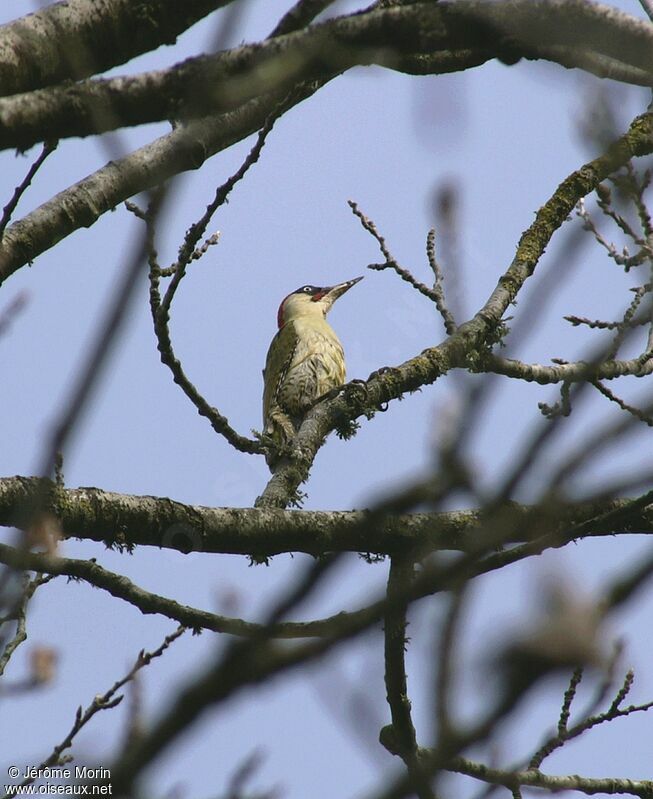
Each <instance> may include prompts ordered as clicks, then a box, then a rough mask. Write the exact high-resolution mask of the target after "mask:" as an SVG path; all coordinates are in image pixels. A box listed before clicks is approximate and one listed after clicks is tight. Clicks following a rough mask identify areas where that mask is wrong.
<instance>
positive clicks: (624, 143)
mask: <svg viewBox="0 0 653 799" xmlns="http://www.w3.org/2000/svg"><path fill="white" fill-rule="evenodd" d="M652 134H653V115H651V114H643V115H642V116H639V117H637V118H636V119H635V120H634V121H633V122H632V124H631V126H630V129H629V130H628V132H627V133H626V134H625V135H624V136H622V137H621V138H620V139H618V140H617V141H616V142H615V143H614V144H613V145H612V146H611V147H610V148H609V149H608V150H607V152H606V153H605V154H604V155H602V156H599V157H598V158H595V159H594V160H592V161H590V162H589V163H587V164H585V165H584V166H582V167H581V168H580V169H578V170H577V171H575V172H572V174H571V175H569V177H567V178H566V179H565V180H564V181H563V182H562V183H561V184H560V186H558V188H557V189H556V191H555V192H554V193H553V195H552V196H551V198H550V199H549V200H548V201H547V202H546V203H545V204H544V205H543V206H542V208H540V209H539V211H538V212H537V214H536V217H535V221H534V222H533V223H532V224H531V226H530V227H529V228H528V229H527V230H526V231H525V233H524V234H523V235H522V237H521V240H520V242H519V245H518V247H517V252H516V254H515V257H514V259H513V261H512V263H511V264H510V266H509V267H508V269H507V270H506V271H505V272H504V274H503V275H502V276H501V277H500V278H499V281H498V284H497V286H496V288H495V289H494V291H493V292H492V294H491V295H490V297H489V298H488V300H487V301H486V303H485V305H484V306H483V307H482V308H481V309H480V310H479V311H478V312H477V313H476V314H475V316H474V317H472V319H470V320H469V321H467V322H465V323H464V324H462V325H460V326H459V327H458V328H457V329H456V331H455V333H453V335H450V336H449V337H448V338H447V339H445V340H444V341H443V342H442V343H441V344H439V345H437V346H435V347H431V348H429V349H426V350H424V351H423V352H422V353H420V354H419V355H417V356H416V357H414V358H411V359H410V360H408V361H405V362H404V363H402V364H400V365H399V366H397V367H393V368H391V369H386V370H383V371H382V372H376V373H374V374H373V375H371V376H370V377H369V378H368V380H367V381H366V382H365V383H364V384H363V386H362V387H361V385H359V384H349V385H347V386H344V388H343V389H342V391H341V392H340V394H339V395H338V396H337V397H336V398H334V399H330V400H327V401H324V402H321V403H318V404H317V405H316V406H315V408H313V409H312V410H311V411H310V412H309V413H308V415H307V416H306V418H305V420H304V422H303V424H302V426H301V428H300V430H299V432H298V434H297V436H296V437H295V439H294V441H293V445H292V449H293V453H299V454H297V455H294V457H293V458H291V459H288V461H287V462H284V463H283V464H281V465H280V466H279V468H278V469H277V470H276V472H275V474H274V475H273V476H272V478H271V480H270V481H269V482H268V484H267V486H266V488H265V490H264V492H263V494H262V495H261V496H260V497H259V498H258V499H257V502H256V504H257V506H258V507H285V506H286V505H287V504H288V502H289V501H290V499H291V498H292V497H294V496H295V495H296V492H297V489H298V487H299V485H300V484H301V483H302V482H304V480H306V479H307V477H308V474H309V470H310V467H311V464H312V463H313V460H314V458H315V455H316V454H317V452H318V450H319V449H320V447H321V446H322V443H323V442H324V440H325V439H326V437H327V435H328V434H329V433H330V432H332V431H333V430H335V429H337V428H338V427H343V426H344V425H345V424H347V423H350V422H351V421H353V420H355V419H358V418H359V417H360V416H363V415H368V416H369V415H370V414H373V413H374V412H375V411H376V410H378V409H379V408H380V407H382V406H383V404H384V403H387V402H389V401H390V400H393V399H398V398H399V397H401V396H402V395H403V394H404V393H406V392H407V391H414V390H416V389H418V388H421V387H422V386H425V385H429V384H431V383H434V382H435V381H436V380H437V379H438V378H439V377H441V376H442V375H444V374H446V373H447V372H448V371H449V370H451V369H453V368H456V367H462V368H465V367H467V366H468V365H469V362H470V359H472V361H473V360H474V359H475V358H476V353H477V352H478V351H481V352H483V351H484V350H485V349H486V348H487V344H488V342H491V341H492V339H493V337H494V335H495V332H496V330H497V328H498V326H499V325H500V323H501V319H502V317H503V315H504V313H505V312H506V310H507V309H508V307H509V306H510V303H511V302H513V301H514V300H515V298H516V297H517V295H518V293H519V291H520V290H521V288H522V286H523V285H524V283H525V282H526V280H527V279H528V278H529V277H530V276H531V275H532V274H533V272H534V271H535V267H536V266H537V263H538V261H539V259H540V257H541V255H542V253H543V252H544V249H545V248H546V246H547V245H548V243H549V241H550V240H551V237H552V236H553V234H554V233H555V231H556V230H557V229H558V228H559V227H560V226H561V225H562V224H563V223H564V221H565V220H566V218H567V217H568V215H569V214H570V213H571V212H572V210H573V209H574V207H575V206H576V203H577V202H578V200H579V199H580V198H581V197H584V196H585V195H586V194H588V193H589V192H590V191H593V190H594V189H595V188H596V186H597V185H598V184H599V183H600V182H601V181H602V180H604V179H605V178H606V177H607V176H608V175H610V174H612V173H613V172H614V171H615V170H616V169H618V168H619V167H621V166H623V164H625V163H627V162H628V161H629V160H630V159H631V158H633V157H634V156H641V155H645V154H648V153H650V152H651V151H653V135H652Z"/></svg>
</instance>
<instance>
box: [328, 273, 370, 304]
mask: <svg viewBox="0 0 653 799" xmlns="http://www.w3.org/2000/svg"><path fill="white" fill-rule="evenodd" d="M362 279H363V276H361V277H355V278H354V279H353V280H346V281H345V282H344V283H338V285H337V286H329V288H326V289H324V294H323V295H322V296H321V298H320V301H321V302H322V303H324V304H326V306H327V308H330V307H331V306H332V305H333V303H334V302H335V301H336V300H337V299H338V297H342V295H343V294H344V293H345V292H346V291H349V289H350V288H351V287H352V286H355V285H356V283H360V281H361V280H362Z"/></svg>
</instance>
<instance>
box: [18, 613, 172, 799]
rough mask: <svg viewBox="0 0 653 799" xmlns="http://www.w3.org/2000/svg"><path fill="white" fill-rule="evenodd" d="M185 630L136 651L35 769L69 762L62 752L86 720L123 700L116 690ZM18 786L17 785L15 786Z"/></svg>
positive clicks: (71, 742)
mask: <svg viewBox="0 0 653 799" xmlns="http://www.w3.org/2000/svg"><path fill="white" fill-rule="evenodd" d="M185 632H186V628H185V627H178V628H177V629H176V630H175V632H173V633H171V634H170V635H167V636H166V637H165V638H164V640H163V643H162V644H161V646H159V647H158V649H155V650H153V651H152V652H145V650H141V651H140V652H139V653H138V657H137V658H136V660H135V662H134V665H133V666H132V667H131V669H130V670H129V671H128V672H127V674H125V676H124V677H122V678H121V679H120V680H118V681H117V682H115V683H114V684H113V685H112V686H111V688H109V690H108V691H105V693H103V694H97V695H96V696H95V697H94V698H93V701H92V702H91V704H90V705H88V706H87V707H86V709H84V710H83V709H82V707H81V705H80V707H79V708H78V709H77V713H76V714H75V722H74V724H73V726H72V727H71V728H70V730H69V732H68V734H67V735H66V737H65V738H64V739H63V740H62V741H61V742H60V743H58V744H57V745H56V746H55V747H54V749H53V750H52V753H51V754H50V755H48V757H47V758H46V759H45V760H44V761H43V762H42V763H41V764H40V765H39V766H37V767H36V770H37V771H40V770H42V769H45V768H47V767H48V766H58V765H62V764H64V763H68V762H70V760H71V759H72V758H71V756H70V755H64V754H63V753H64V752H65V751H66V749H70V747H71V746H72V745H73V742H74V740H75V737H76V736H77V734H78V733H79V732H80V730H81V729H82V728H83V727H85V726H86V725H87V724H88V722H89V721H90V720H91V719H92V718H93V716H95V715H96V714H97V713H99V712H100V711H102V710H111V709H112V708H114V707H116V706H117V705H119V704H120V702H122V700H123V695H122V694H118V691H119V690H120V689H121V688H122V687H123V686H124V685H126V684H127V683H128V682H130V681H131V680H133V679H134V677H135V676H136V674H137V673H138V672H139V671H140V670H141V669H143V668H145V667H146V666H149V665H150V663H151V662H152V661H153V660H154V659H155V658H158V657H161V655H163V653H164V652H165V651H166V649H168V647H169V646H170V645H171V644H172V643H173V642H174V641H176V640H177V638H179V637H180V636H181V635H183V634H184V633H185ZM33 782H34V777H27V778H26V779H24V780H23V781H22V782H21V783H20V785H21V786H23V785H30V784H31V783H33ZM16 787H18V786H16ZM10 795H12V794H7V795H6V796H4V797H3V799H8V797H9V796H10Z"/></svg>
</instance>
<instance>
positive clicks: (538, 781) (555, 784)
mask: <svg viewBox="0 0 653 799" xmlns="http://www.w3.org/2000/svg"><path fill="white" fill-rule="evenodd" d="M447 769H448V770H449V771H455V772H457V773H458V774H467V776H469V777H474V778H475V779H477V780H482V781H483V782H489V783H492V784H495V785H504V786H505V787H506V788H512V787H513V786H515V785H520V786H522V787H531V788H543V789H545V790H548V791H553V792H558V791H579V792H580V793H585V794H588V795H590V796H592V795H594V794H597V793H604V794H608V795H613V794H629V795H631V796H641V797H642V799H649V797H650V796H651V793H652V792H653V781H651V780H628V779H619V778H616V777H613V778H610V777H608V778H604V779H599V778H593V777H581V776H579V775H578V774H569V775H567V776H563V777H557V776H551V775H548V774H542V772H541V771H538V770H531V771H502V770H501V769H496V768H490V767H489V766H485V765H483V764H482V763H474V762H472V761H471V760H466V759H465V758H462V757H458V758H455V759H454V760H452V761H451V762H450V763H449V764H448V765H447Z"/></svg>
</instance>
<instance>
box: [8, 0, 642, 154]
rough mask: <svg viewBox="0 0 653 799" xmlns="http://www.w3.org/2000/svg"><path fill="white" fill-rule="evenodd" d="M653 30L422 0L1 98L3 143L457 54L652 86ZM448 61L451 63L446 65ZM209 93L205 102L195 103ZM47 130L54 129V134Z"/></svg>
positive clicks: (563, 1) (548, 1) (596, 15)
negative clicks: (129, 72) (536, 63)
mask: <svg viewBox="0 0 653 799" xmlns="http://www.w3.org/2000/svg"><path fill="white" fill-rule="evenodd" d="M652 45H653V31H652V30H651V27H650V25H649V24H647V23H644V22H642V21H640V20H637V19H635V18H633V17H629V16H627V15H626V14H622V13H620V12H617V11H615V10H614V9H612V8H610V7H608V6H602V5H600V4H590V3H587V2H584V0H583V1H581V0H503V2H496V3H487V2H483V0H467V2H456V3H451V4H447V3H444V2H442V3H437V4H433V3H414V4H409V5H406V6H392V7H389V8H376V9H374V10H372V11H368V12H366V13H362V14H360V13H359V14H353V15H350V16H345V17H338V18H336V19H333V20H328V21H327V22H324V23H322V24H321V25H315V26H311V27H309V28H307V29H304V30H302V31H298V32H295V33H290V34H287V35H284V36H279V37H275V38H272V39H268V40H267V41H265V42H263V43H259V44H254V45H244V46H241V47H238V48H236V49H234V50H230V51H226V52H224V53H220V54H217V55H215V56H201V57H198V58H192V59H188V60H186V61H184V62H182V63H181V64H177V65H176V66H174V67H172V68H170V69H167V70H158V71H156V72H149V73H143V74H141V75H138V76H133V77H119V78H112V79H109V80H95V81H85V82H82V83H79V84H75V85H66V86H60V87H53V88H48V89H42V90H37V91H34V92H31V93H29V94H22V95H15V96H14V97H11V98H6V99H3V100H0V148H8V147H17V148H20V149H25V148H27V147H30V146H31V145H33V144H34V143H36V142H38V141H42V140H43V139H44V137H45V136H46V135H47V137H48V138H66V137H70V136H87V135H90V134H94V133H101V132H104V131H107V130H113V129H115V128H117V127H121V126H124V125H139V124H143V123H146V122H155V121H161V120H165V119H172V118H176V117H178V116H179V115H180V112H181V114H182V115H185V116H194V115H199V116H203V115H205V114H207V113H215V112H226V111H230V110H233V109H234V108H236V107H237V106H239V105H241V104H242V103H243V102H246V101H248V100H251V99H254V98H256V97H259V96H261V95H264V94H267V93H269V92H284V93H285V92H288V91H290V90H291V89H292V88H294V87H295V86H296V85H297V84H299V83H303V82H305V81H315V80H317V81H323V80H325V79H328V78H330V77H331V76H332V75H333V74H334V73H339V72H342V71H344V70H347V69H350V68H351V67H353V66H359V65H372V64H375V65H379V66H384V67H388V68H390V69H396V70H399V71H406V72H415V71H416V64H415V59H416V57H423V56H427V57H428V56H430V55H434V54H437V55H438V56H439V58H438V59H429V58H426V59H422V60H421V61H420V62H419V71H420V72H421V73H423V72H424V71H425V68H426V67H428V68H430V69H431V70H432V71H434V72H442V71H450V70H451V68H452V66H451V65H449V64H448V63H447V58H448V57H449V56H452V57H453V59H454V62H455V63H457V62H458V61H459V59H460V51H471V53H472V54H474V55H476V58H477V60H481V59H484V60H489V59H491V58H499V59H501V60H503V61H505V62H507V63H513V62H514V61H516V60H519V59H520V58H547V59H549V60H554V61H558V62H560V63H562V64H563V65H564V66H566V67H574V66H575V67H579V68H582V69H587V70H589V71H592V72H595V73H597V74H599V75H601V76H603V77H606V76H609V77H613V78H615V77H617V78H619V79H622V80H624V81H626V82H634V83H638V84H643V85H653V46H652ZM443 62H444V63H443ZM198 98H201V102H200V101H199V100H198ZM46 131H47V134H46Z"/></svg>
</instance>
